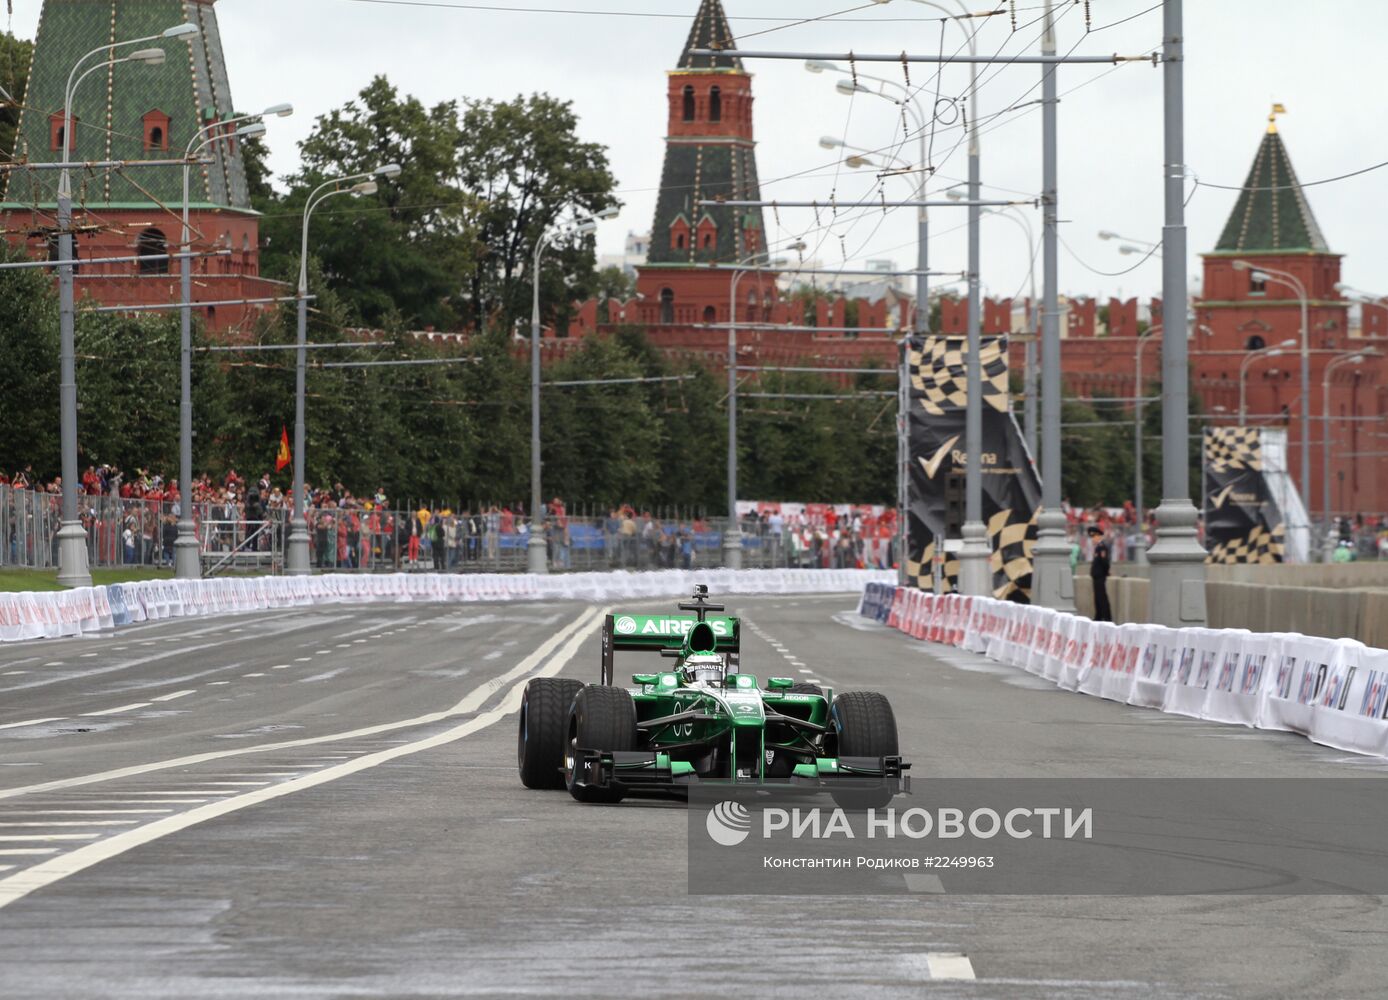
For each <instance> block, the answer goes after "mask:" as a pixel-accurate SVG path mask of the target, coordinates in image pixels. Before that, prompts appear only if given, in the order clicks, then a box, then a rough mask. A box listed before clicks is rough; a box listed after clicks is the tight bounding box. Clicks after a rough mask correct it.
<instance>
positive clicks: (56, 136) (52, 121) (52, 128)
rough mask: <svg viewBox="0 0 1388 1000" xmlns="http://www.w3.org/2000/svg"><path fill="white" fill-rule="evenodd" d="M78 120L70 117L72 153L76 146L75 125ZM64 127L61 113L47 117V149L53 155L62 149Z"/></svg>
mask: <svg viewBox="0 0 1388 1000" xmlns="http://www.w3.org/2000/svg"><path fill="white" fill-rule="evenodd" d="M80 120H81V119H79V118H78V117H77V116H76V115H73V116H72V129H73V139H72V145H73V148H74V151H75V149H76V146H77V137H76V132H77V123H78V122H79V121H80ZM64 125H65V122H64V121H63V113H62V112H61V111H58V112H55V113H53V114H51V115H49V116H48V145H49V148H50V149H51V150H52V151H53V152H55V153H56V152H59V151H60V150H61V149H62V148H63V135H64Z"/></svg>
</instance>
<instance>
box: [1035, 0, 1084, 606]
mask: <svg viewBox="0 0 1388 1000" xmlns="http://www.w3.org/2000/svg"><path fill="white" fill-rule="evenodd" d="M1045 26H1046V30H1045V33H1044V34H1043V35H1042V38H1041V53H1042V55H1046V56H1053V55H1055V48H1056V46H1055V22H1054V19H1053V17H1052V12H1051V2H1050V0H1047V3H1046V14H1045ZM1059 69H1060V67H1059V66H1056V65H1043V66H1042V68H1041V132H1042V139H1041V174H1042V177H1041V210H1042V227H1041V247H1042V250H1041V253H1042V268H1041V270H1042V278H1041V281H1042V286H1043V288H1042V293H1041V294H1042V296H1043V297H1044V301H1043V304H1042V312H1041V513H1040V514H1039V515H1038V517H1037V528H1038V531H1037V539H1036V548H1035V549H1034V550H1033V552H1032V555H1033V559H1034V561H1033V567H1032V590H1031V595H1032V601H1033V602H1034V603H1036V604H1038V605H1040V606H1042V607H1046V608H1054V609H1055V610H1057V611H1073V610H1074V609H1075V577H1074V574H1073V573H1071V571H1070V545H1069V543H1068V542H1067V541H1066V539H1065V512H1064V511H1063V510H1062V509H1061V500H1062V497H1061V490H1060V476H1061V472H1060V386H1061V377H1060V269H1059V265H1060V260H1059V250H1060V245H1059V233H1058V230H1057V225H1058V223H1059V215H1058V214H1057V213H1058V212H1059V204H1058V199H1057V194H1058V180H1057V174H1058V168H1057V160H1056V117H1057V116H1056V111H1057V107H1056V105H1057V102H1058V99H1057V96H1056V73H1057V72H1058V71H1059Z"/></svg>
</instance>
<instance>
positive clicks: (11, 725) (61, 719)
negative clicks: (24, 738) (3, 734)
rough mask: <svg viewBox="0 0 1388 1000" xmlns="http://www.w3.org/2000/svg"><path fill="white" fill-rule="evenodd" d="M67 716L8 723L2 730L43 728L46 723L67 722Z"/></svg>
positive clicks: (1, 727)
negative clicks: (26, 727)
mask: <svg viewBox="0 0 1388 1000" xmlns="http://www.w3.org/2000/svg"><path fill="white" fill-rule="evenodd" d="M66 721H67V716H66V715H60V716H58V717H56V718H53V719H29V720H27V721H25V722H7V723H5V724H4V725H3V726H0V729H22V728H24V727H25V726H41V725H43V724H44V723H45V722H66Z"/></svg>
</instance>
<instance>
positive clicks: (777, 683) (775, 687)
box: [766, 677, 795, 691]
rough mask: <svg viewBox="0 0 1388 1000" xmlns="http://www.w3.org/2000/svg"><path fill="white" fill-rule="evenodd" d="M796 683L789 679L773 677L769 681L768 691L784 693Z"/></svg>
mask: <svg viewBox="0 0 1388 1000" xmlns="http://www.w3.org/2000/svg"><path fill="white" fill-rule="evenodd" d="M794 683H795V681H794V680H792V679H791V678H789V677H772V678H770V679H768V680H767V682H766V689H767V690H768V691H784V690H786V689H787V688H789V687H790V686H791V685H793V684H794Z"/></svg>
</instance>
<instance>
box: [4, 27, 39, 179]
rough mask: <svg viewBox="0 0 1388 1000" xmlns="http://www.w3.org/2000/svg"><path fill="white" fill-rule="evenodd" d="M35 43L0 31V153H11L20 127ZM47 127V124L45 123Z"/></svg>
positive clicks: (9, 154)
mask: <svg viewBox="0 0 1388 1000" xmlns="http://www.w3.org/2000/svg"><path fill="white" fill-rule="evenodd" d="M33 54H34V43H33V42H30V41H27V40H25V39H23V38H16V37H15V36H14V35H11V34H10V33H9V32H8V31H0V90H3V91H4V93H8V94H9V97H10V99H9V100H6V99H5V96H4V93H0V155H2V156H4V157H5V158H9V157H11V156H13V154H14V151H15V138H16V135H17V133H18V130H19V112H20V108H21V106H22V105H23V104H24V90H25V88H26V87H27V86H28V83H29V60H30V59H31V58H32V57H33ZM44 127H45V128H47V126H46V125H45V126H44Z"/></svg>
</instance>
